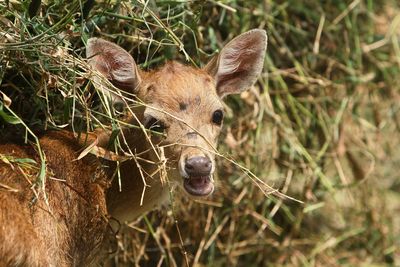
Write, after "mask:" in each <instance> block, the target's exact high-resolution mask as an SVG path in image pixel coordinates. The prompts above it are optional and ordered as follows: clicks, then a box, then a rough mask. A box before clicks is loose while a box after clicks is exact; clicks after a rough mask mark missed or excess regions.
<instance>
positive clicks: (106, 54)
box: [86, 38, 141, 100]
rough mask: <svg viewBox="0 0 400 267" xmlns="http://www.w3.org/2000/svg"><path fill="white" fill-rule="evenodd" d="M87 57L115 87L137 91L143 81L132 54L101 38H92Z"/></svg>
mask: <svg viewBox="0 0 400 267" xmlns="http://www.w3.org/2000/svg"><path fill="white" fill-rule="evenodd" d="M86 57H87V58H88V61H89V64H90V65H91V66H92V67H93V68H94V69H96V70H97V71H99V72H100V73H101V74H103V75H104V76H105V77H106V78H107V79H108V80H109V81H110V82H111V83H112V84H113V85H114V86H115V87H117V88H119V89H121V90H124V91H127V92H130V93H137V91H138V88H139V83H140V82H141V79H140V76H139V71H138V68H137V66H136V63H135V61H134V60H133V58H132V56H131V55H130V54H129V53H128V52H126V51H125V50H124V49H123V48H121V47H120V46H118V45H116V44H114V43H111V42H109V41H106V40H103V39H100V38H90V39H89V40H88V43H87V46H86ZM115 97H116V96H115V95H114V96H113V98H115ZM113 100H114V99H113Z"/></svg>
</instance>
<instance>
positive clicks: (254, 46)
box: [215, 29, 267, 97]
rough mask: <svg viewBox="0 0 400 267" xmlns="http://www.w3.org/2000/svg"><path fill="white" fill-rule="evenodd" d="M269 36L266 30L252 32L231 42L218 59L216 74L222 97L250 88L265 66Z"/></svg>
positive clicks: (218, 88) (218, 89)
mask: <svg viewBox="0 0 400 267" xmlns="http://www.w3.org/2000/svg"><path fill="white" fill-rule="evenodd" d="M266 47H267V35H266V32H265V31H264V30H258V29H256V30H251V31H249V32H246V33H243V34H241V35H239V36H238V37H236V38H234V39H233V40H232V41H230V42H229V43H228V44H227V45H226V46H225V47H224V48H223V49H222V50H221V53H220V55H219V57H218V62H217V64H218V67H217V71H216V73H215V78H216V82H217V91H218V93H219V95H220V96H221V97H223V96H225V95H228V94H235V93H240V92H242V91H244V90H246V89H248V88H250V87H251V86H252V85H253V84H254V83H255V82H256V81H257V77H258V76H259V75H260V74H261V72H262V68H263V65H264V58H265V50H266Z"/></svg>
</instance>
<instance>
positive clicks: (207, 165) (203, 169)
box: [185, 156, 212, 176]
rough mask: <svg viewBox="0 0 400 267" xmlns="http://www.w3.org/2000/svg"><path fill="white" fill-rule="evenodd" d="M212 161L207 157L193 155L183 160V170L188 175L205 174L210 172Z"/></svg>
mask: <svg viewBox="0 0 400 267" xmlns="http://www.w3.org/2000/svg"><path fill="white" fill-rule="evenodd" d="M211 167H212V163H211V160H210V159H209V158H207V157H200V156H197V157H193V158H189V159H187V160H186V162H185V171H186V173H187V174H188V175H189V176H206V175H209V174H210V172H211Z"/></svg>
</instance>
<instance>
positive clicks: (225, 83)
mask: <svg viewBox="0 0 400 267" xmlns="http://www.w3.org/2000/svg"><path fill="white" fill-rule="evenodd" d="M266 46H267V35H266V32H265V31H264V30H251V31H249V32H246V33H243V34H241V35H239V36H238V37H236V38H234V39H233V40H232V41H230V42H229V43H228V44H227V45H226V46H225V47H224V48H223V49H222V50H221V52H220V53H219V55H217V56H216V57H214V58H213V59H212V60H211V61H210V62H209V63H208V64H207V65H206V66H205V67H204V68H202V69H198V68H194V67H191V66H187V65H183V64H180V63H178V62H175V61H173V62H169V63H167V64H165V65H164V66H162V67H160V68H159V69H157V70H153V71H150V72H144V71H141V70H139V69H138V67H137V65H136V63H135V61H134V60H133V58H132V57H131V55H130V54H129V53H127V52H126V51H125V50H124V49H122V48H121V47H119V46H117V45H116V44H113V43H111V42H108V41H105V40H103V39H99V38H92V39H90V40H89V41H88V44H87V57H88V58H89V63H90V65H91V66H93V67H94V68H95V69H96V70H98V71H99V72H100V73H101V74H102V75H104V76H105V77H106V78H107V79H108V80H109V81H110V82H111V83H112V84H113V85H114V86H115V87H117V88H119V89H121V90H123V91H125V92H128V93H131V94H135V95H136V96H137V97H138V98H139V99H141V100H142V101H143V102H144V103H146V108H145V110H144V111H143V114H142V116H140V118H142V121H141V123H142V124H143V125H144V126H145V127H146V128H148V129H150V130H153V131H154V132H161V133H164V135H163V136H160V135H157V134H153V135H152V137H151V138H152V142H153V143H155V144H157V143H158V144H160V145H163V146H164V147H165V156H166V158H167V159H168V162H169V166H170V167H171V170H170V171H169V177H170V178H172V180H174V181H175V182H176V183H177V184H179V185H180V186H182V187H183V188H184V189H185V191H186V192H187V193H189V194H190V195H192V196H207V195H209V194H211V193H212V192H213V190H214V180H213V173H214V171H215V154H214V152H215V146H216V142H217V138H218V136H219V134H220V131H221V127H222V123H223V117H224V108H223V105H222V99H223V98H224V97H225V96H226V95H229V94H237V93H240V92H242V91H244V90H246V89H248V88H249V87H251V86H252V85H253V84H254V83H255V82H256V80H257V77H258V76H259V75H260V73H261V71H262V68H263V62H264V57H265V50H266ZM101 90H104V89H101ZM111 99H112V101H113V102H114V103H115V104H121V103H122V102H123V101H122V100H121V98H120V97H119V96H118V95H117V94H115V93H111ZM143 142H145V140H143Z"/></svg>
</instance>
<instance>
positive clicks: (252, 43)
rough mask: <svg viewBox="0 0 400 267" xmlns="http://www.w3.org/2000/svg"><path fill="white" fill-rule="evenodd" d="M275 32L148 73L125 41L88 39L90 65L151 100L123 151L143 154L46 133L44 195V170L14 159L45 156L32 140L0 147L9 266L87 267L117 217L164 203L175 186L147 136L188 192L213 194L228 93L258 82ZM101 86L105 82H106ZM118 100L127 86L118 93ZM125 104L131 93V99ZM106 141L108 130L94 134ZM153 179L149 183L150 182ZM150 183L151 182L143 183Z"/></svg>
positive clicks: (1, 243)
mask: <svg viewBox="0 0 400 267" xmlns="http://www.w3.org/2000/svg"><path fill="white" fill-rule="evenodd" d="M265 49H266V34H265V32H264V31H261V30H253V31H250V32H247V33H244V34H242V35H240V36H238V37H237V38H235V39H234V40H232V41H231V42H230V43H228V44H227V45H226V46H225V47H224V48H223V49H222V50H221V53H220V54H219V56H218V57H216V58H214V59H213V60H211V62H210V63H209V64H208V65H207V66H206V67H205V68H203V69H196V68H193V67H190V66H185V65H182V64H180V63H177V62H169V63H167V64H165V65H164V66H163V67H161V68H160V69H157V70H154V71H151V72H143V71H141V70H139V69H138V68H137V67H136V64H135V62H134V60H133V59H132V57H131V56H130V55H129V54H128V53H127V52H126V51H124V50H123V49H122V48H120V47H119V46H117V45H115V44H112V43H110V42H108V41H105V40H102V39H96V38H93V39H91V40H89V42H88V46H87V56H88V58H89V64H90V65H91V66H92V67H93V68H94V69H95V70H97V71H98V72H100V73H101V75H103V76H105V77H106V78H107V79H108V80H110V82H111V83H112V84H113V85H115V87H117V88H118V89H120V90H123V91H126V92H128V93H131V94H135V95H136V96H137V97H138V98H139V99H141V100H143V101H144V103H146V106H145V107H144V108H139V109H137V110H136V111H135V112H134V114H131V117H129V118H128V119H127V121H128V123H130V124H135V125H137V126H141V125H143V126H144V127H145V128H147V129H148V130H151V131H153V132H162V133H164V135H163V136H161V135H156V134H152V133H151V132H149V131H143V127H137V128H128V129H123V130H122V133H121V134H120V140H123V142H122V144H123V146H122V149H124V150H125V149H126V150H130V151H133V152H134V153H135V154H137V155H140V157H138V158H135V159H129V160H127V161H124V162H121V163H120V166H119V171H120V179H117V178H116V176H115V172H116V163H114V162H108V161H107V160H101V159H98V158H96V157H95V156H93V155H90V154H89V155H87V156H85V157H84V158H82V159H80V160H76V158H77V156H78V155H79V152H80V151H82V148H83V145H82V141H80V140H77V139H76V138H75V137H74V134H73V133H70V132H66V131H59V132H51V133H48V134H46V135H45V136H43V137H42V138H41V139H40V144H41V147H42V149H43V152H44V154H45V155H46V161H47V172H46V173H47V177H46V187H45V188H46V196H47V198H48V203H47V202H46V200H45V199H44V198H43V195H39V197H37V196H35V194H34V192H33V190H32V185H31V183H32V181H34V178H35V176H34V173H35V172H36V173H37V169H35V168H34V167H32V166H31V167H27V166H26V165H23V164H21V163H20V162H18V161H13V160H12V159H18V158H32V159H35V160H36V161H37V162H38V161H39V159H38V157H37V153H36V152H35V150H34V149H33V148H32V147H31V146H29V145H24V146H17V145H13V144H3V145H0V155H2V156H5V157H6V158H7V159H8V161H5V160H1V159H2V158H0V266H3V265H4V266H87V265H88V264H90V263H93V262H95V261H96V257H97V255H98V254H99V251H100V247H101V243H102V241H103V238H104V237H106V236H107V235H108V234H109V232H110V226H109V222H108V219H109V218H110V216H111V217H113V218H114V219H116V220H118V221H120V222H125V221H132V220H133V219H135V218H137V217H138V216H140V215H141V214H143V213H145V212H147V211H149V210H152V209H153V208H154V207H156V206H159V205H160V204H162V203H165V202H166V201H167V200H168V197H169V191H170V189H171V187H170V186H167V185H166V184H165V183H161V182H160V180H161V178H162V175H165V173H164V174H163V173H162V172H161V171H159V169H158V167H157V165H156V164H153V163H152V162H158V161H160V160H161V159H160V155H158V154H157V151H156V150H154V149H153V148H154V146H152V145H151V144H150V142H148V139H149V138H150V139H151V141H152V143H153V144H156V145H157V146H160V147H163V151H164V152H165V158H166V159H167V161H166V164H165V167H166V168H165V169H166V171H167V177H168V180H169V184H170V185H172V188H173V187H176V186H179V187H181V188H183V190H184V191H186V192H187V193H188V195H192V196H197V197H205V196H208V195H210V194H211V193H212V192H213V190H214V180H213V173H214V170H215V162H214V161H215V156H214V153H213V152H214V151H215V146H216V143H217V137H218V135H219V133H220V129H221V125H222V119H223V106H222V97H224V96H225V95H227V94H232V93H238V92H240V91H243V90H245V89H247V88H248V87H250V86H251V85H252V84H254V82H255V81H256V79H257V76H258V75H259V74H260V72H261V70H262V66H263V61H264V55H265ZM100 90H105V89H104V88H100ZM110 98H111V100H112V101H113V102H114V103H118V102H121V101H122V99H121V97H120V95H119V94H115V93H111V95H110ZM123 102H124V103H126V101H123ZM88 137H89V138H88V139H89V143H90V142H92V141H94V140H95V139H96V138H98V139H99V140H102V141H100V142H99V146H104V147H105V146H106V144H107V143H108V139H109V135H108V134H107V132H105V131H103V132H101V131H100V132H98V133H97V135H94V134H89V136H88ZM145 184H146V187H144V186H145ZM144 189H145V190H144Z"/></svg>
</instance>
